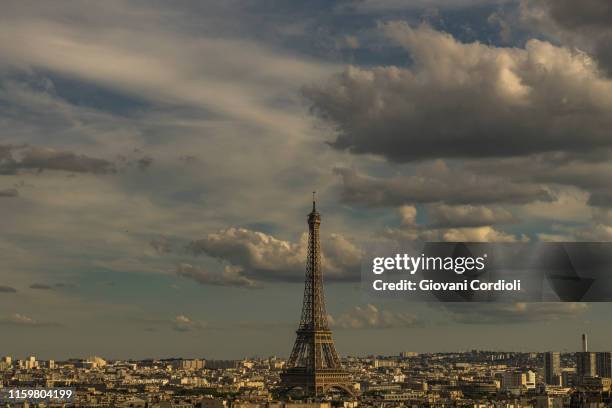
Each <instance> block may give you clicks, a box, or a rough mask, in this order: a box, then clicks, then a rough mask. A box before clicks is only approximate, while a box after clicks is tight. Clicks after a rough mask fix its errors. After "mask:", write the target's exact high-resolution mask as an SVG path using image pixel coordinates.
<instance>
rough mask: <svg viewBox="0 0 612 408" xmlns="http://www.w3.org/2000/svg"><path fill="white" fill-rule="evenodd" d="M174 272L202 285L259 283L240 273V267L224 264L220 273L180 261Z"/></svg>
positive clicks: (248, 284)
mask: <svg viewBox="0 0 612 408" xmlns="http://www.w3.org/2000/svg"><path fill="white" fill-rule="evenodd" d="M176 273H177V275H179V276H182V277H184V278H188V279H192V280H194V281H196V282H198V283H200V284H202V285H213V286H234V287H245V288H257V287H259V284H258V283H257V282H255V281H253V280H251V279H249V278H247V277H246V276H243V275H242V269H241V268H240V267H236V266H232V265H225V267H224V269H223V272H222V273H213V272H210V271H208V270H206V269H204V268H199V267H195V266H192V265H190V264H186V263H182V264H180V265H179V266H177V268H176Z"/></svg>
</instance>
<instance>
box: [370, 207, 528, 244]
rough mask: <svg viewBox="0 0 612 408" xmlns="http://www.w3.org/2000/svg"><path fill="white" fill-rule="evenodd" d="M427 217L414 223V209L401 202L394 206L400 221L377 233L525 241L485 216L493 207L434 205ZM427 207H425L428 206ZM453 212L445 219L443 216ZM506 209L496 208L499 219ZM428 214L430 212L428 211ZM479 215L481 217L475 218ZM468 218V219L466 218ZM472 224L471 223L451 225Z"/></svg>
mask: <svg viewBox="0 0 612 408" xmlns="http://www.w3.org/2000/svg"><path fill="white" fill-rule="evenodd" d="M434 208H435V210H434V211H439V212H440V213H438V214H436V213H434V214H433V217H432V219H431V220H429V221H428V222H427V223H425V224H418V223H417V222H416V219H417V209H416V208H415V207H414V206H402V207H400V208H399V209H398V212H399V214H400V217H401V223H400V226H399V227H398V228H393V227H387V228H385V229H384V230H383V231H382V232H381V233H379V235H380V236H381V237H383V238H386V239H391V240H394V241H426V242H461V241H464V242H520V241H527V240H528V238H527V237H526V236H524V235H522V236H515V235H512V234H508V233H505V232H503V231H499V230H497V229H495V228H493V226H491V225H484V224H486V222H485V220H486V218H487V217H489V220H488V221H494V219H493V218H492V216H493V215H494V214H495V213H494V212H493V211H485V210H483V208H476V207H471V206H460V207H459V208H447V207H434ZM428 211H429V210H428ZM453 214H455V215H456V217H455V216H454V217H451V218H450V221H448V222H447V218H445V217H446V216H450V215H453ZM507 214H509V213H507V212H506V211H503V210H498V215H499V217H500V219H504V218H505V217H507V216H508V215H507ZM430 215H431V214H430ZM479 215H483V218H482V219H481V218H478V216H479ZM468 221H470V222H468ZM470 223H471V224H473V225H478V226H473V227H452V225H461V224H464V225H465V224H470Z"/></svg>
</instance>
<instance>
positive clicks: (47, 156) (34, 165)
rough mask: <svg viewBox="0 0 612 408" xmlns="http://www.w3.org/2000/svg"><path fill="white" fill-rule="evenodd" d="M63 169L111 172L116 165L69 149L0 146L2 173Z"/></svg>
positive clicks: (76, 171)
mask: <svg viewBox="0 0 612 408" xmlns="http://www.w3.org/2000/svg"><path fill="white" fill-rule="evenodd" d="M25 169H29V170H38V171H43V170H63V171H69V172H75V173H95V174H101V173H102V174H103V173H111V172H114V171H115V167H114V165H113V164H112V163H111V162H109V161H107V160H104V159H97V158H93V157H89V156H85V155H83V154H76V153H74V152H71V151H67V150H57V149H53V148H45V147H37V146H10V145H5V146H0V174H5V175H6V174H16V173H17V172H18V171H19V170H25Z"/></svg>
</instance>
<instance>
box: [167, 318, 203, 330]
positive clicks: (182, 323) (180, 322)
mask: <svg viewBox="0 0 612 408" xmlns="http://www.w3.org/2000/svg"><path fill="white" fill-rule="evenodd" d="M205 327H206V324H205V323H202V322H197V321H193V320H191V319H190V318H189V317H187V316H185V315H178V316H176V317H175V318H174V320H173V322H172V329H173V330H175V331H178V332H188V331H193V330H201V329H204V328H205Z"/></svg>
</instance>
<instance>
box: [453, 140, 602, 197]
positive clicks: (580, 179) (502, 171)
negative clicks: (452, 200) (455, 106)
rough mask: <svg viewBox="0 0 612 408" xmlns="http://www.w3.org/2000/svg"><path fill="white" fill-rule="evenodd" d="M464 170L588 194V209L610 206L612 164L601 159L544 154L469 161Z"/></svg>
mask: <svg viewBox="0 0 612 408" xmlns="http://www.w3.org/2000/svg"><path fill="white" fill-rule="evenodd" d="M602 153H605V152H602ZM465 167H466V168H467V169H468V170H469V171H471V172H474V173H476V174H487V175H490V176H496V177H504V178H510V179H512V180H515V181H516V182H536V183H544V184H548V185H550V184H554V185H563V186H574V187H578V188H580V189H582V190H584V191H586V192H588V193H590V197H589V201H588V203H589V204H590V205H592V206H596V207H599V206H601V207H609V206H612V186H611V184H610V179H611V178H612V163H611V162H610V161H609V160H604V159H602V158H601V157H593V158H591V157H573V155H572V154H546V155H540V156H537V157H515V158H508V159H501V160H500V159H498V160H478V161H468V162H466V163H465Z"/></svg>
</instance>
